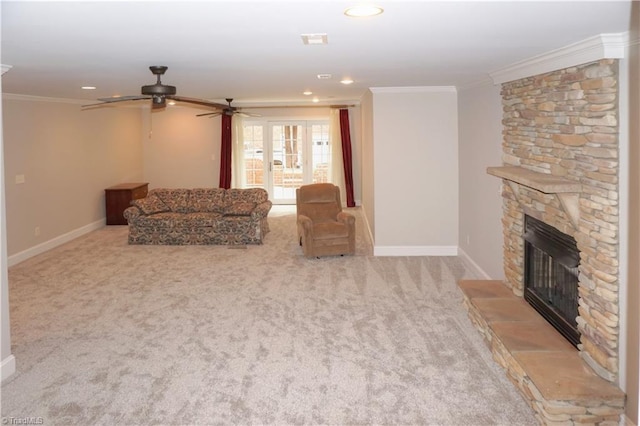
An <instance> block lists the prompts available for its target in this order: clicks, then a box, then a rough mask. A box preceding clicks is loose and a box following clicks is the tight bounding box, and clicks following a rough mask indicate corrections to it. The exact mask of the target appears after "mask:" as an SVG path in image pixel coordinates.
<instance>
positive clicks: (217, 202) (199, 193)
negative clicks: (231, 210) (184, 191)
mask: <svg viewBox="0 0 640 426" xmlns="http://www.w3.org/2000/svg"><path fill="white" fill-rule="evenodd" d="M224 194H225V189H224V188H195V189H192V190H191V194H190V195H189V211H190V212H207V213H224V208H225V200H224V198H225V196H224Z"/></svg>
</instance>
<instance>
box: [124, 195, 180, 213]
mask: <svg viewBox="0 0 640 426" xmlns="http://www.w3.org/2000/svg"><path fill="white" fill-rule="evenodd" d="M131 204H132V205H134V206H136V207H137V208H139V209H140V210H142V212H143V213H144V214H154V213H163V212H168V211H170V210H171V209H169V207H168V206H167V205H166V204H165V203H164V202H162V200H161V199H160V198H158V197H156V196H155V195H150V196H148V197H145V198H139V199H137V200H133V201H132V202H131Z"/></svg>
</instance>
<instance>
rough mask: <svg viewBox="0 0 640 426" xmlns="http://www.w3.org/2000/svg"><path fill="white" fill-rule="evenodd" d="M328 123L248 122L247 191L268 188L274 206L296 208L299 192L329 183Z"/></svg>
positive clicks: (246, 143)
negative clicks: (286, 205)
mask: <svg viewBox="0 0 640 426" xmlns="http://www.w3.org/2000/svg"><path fill="white" fill-rule="evenodd" d="M330 161H331V152H330V146H329V123H328V122H327V121H270V122H262V123H261V122H245V126H244V166H245V178H246V183H245V185H246V187H248V188H252V187H253V188H255V187H261V188H265V189H266V190H267V191H268V192H269V197H270V199H271V201H272V202H273V203H274V204H295V202H296V188H299V187H300V186H302V185H306V184H308V183H316V182H328V181H329V179H330V178H329V176H328V175H329V169H330Z"/></svg>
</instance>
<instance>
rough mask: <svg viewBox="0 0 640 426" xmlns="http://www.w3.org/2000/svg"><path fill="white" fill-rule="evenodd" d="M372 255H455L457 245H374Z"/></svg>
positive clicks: (456, 253)
mask: <svg viewBox="0 0 640 426" xmlns="http://www.w3.org/2000/svg"><path fill="white" fill-rule="evenodd" d="M373 255H374V256H457V255H458V246H374V247H373Z"/></svg>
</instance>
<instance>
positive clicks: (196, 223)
mask: <svg viewBox="0 0 640 426" xmlns="http://www.w3.org/2000/svg"><path fill="white" fill-rule="evenodd" d="M221 218H222V215H221V214H220V213H206V212H197V213H185V214H183V215H182V218H180V220H179V221H176V224H175V225H176V226H179V227H184V228H203V227H212V226H214V225H215V224H216V221H218V220H220V219H221Z"/></svg>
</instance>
